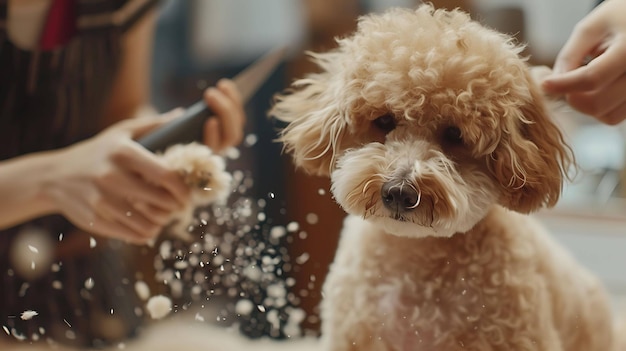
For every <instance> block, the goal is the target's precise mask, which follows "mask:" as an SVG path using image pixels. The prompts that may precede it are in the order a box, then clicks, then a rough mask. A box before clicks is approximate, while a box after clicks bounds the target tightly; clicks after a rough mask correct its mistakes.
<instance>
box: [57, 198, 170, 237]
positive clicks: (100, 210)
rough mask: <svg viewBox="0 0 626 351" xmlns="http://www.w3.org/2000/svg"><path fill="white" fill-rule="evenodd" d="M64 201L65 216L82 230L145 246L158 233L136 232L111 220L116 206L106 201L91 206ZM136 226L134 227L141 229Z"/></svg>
mask: <svg viewBox="0 0 626 351" xmlns="http://www.w3.org/2000/svg"><path fill="white" fill-rule="evenodd" d="M60 200H61V201H64V202H65V203H64V206H63V209H64V210H63V214H64V215H65V216H66V217H67V218H69V219H70V220H71V221H72V223H74V224H75V225H76V226H77V227H79V228H81V229H82V230H84V231H86V232H88V233H93V234H96V235H100V236H104V237H108V238H113V239H119V240H123V241H126V242H130V243H134V244H145V243H146V242H148V240H149V239H151V238H152V237H154V235H156V234H157V233H158V230H157V231H156V232H155V231H150V230H147V231H144V230H139V231H137V230H134V229H132V227H130V226H127V225H124V224H122V223H119V222H117V221H115V220H112V219H111V216H114V210H115V209H116V206H114V205H110V204H109V203H108V202H106V201H102V200H96V201H95V203H93V204H90V203H87V202H81V201H66V198H65V197H63V198H60ZM139 226H141V224H140V225H134V226H133V227H139Z"/></svg>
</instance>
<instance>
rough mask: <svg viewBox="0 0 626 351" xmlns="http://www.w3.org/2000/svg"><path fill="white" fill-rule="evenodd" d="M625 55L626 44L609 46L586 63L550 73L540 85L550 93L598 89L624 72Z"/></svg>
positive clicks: (625, 67) (625, 66)
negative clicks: (559, 72)
mask: <svg viewBox="0 0 626 351" xmlns="http://www.w3.org/2000/svg"><path fill="white" fill-rule="evenodd" d="M625 56H626V45H614V46H611V47H610V48H609V49H608V50H607V51H606V52H604V53H603V54H602V55H600V56H598V57H597V58H596V59H594V60H593V61H591V62H590V63H589V64H588V65H586V66H583V67H579V68H577V69H575V70H573V71H569V72H565V73H563V74H560V75H559V74H556V75H552V76H550V77H548V78H547V79H545V80H544V81H543V84H542V86H543V88H544V89H545V90H546V91H547V92H549V93H552V94H567V93H571V92H582V91H592V90H597V89H600V88H602V87H604V86H606V85H609V84H611V83H613V81H614V80H615V79H616V78H617V77H619V76H620V75H622V74H623V73H625V72H626V64H625V63H624V57H625Z"/></svg>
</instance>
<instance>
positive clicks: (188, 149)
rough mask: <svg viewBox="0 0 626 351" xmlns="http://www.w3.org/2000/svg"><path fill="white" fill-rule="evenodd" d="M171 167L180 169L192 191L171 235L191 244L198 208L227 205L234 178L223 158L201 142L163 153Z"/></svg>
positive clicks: (178, 213) (177, 147)
mask: <svg viewBox="0 0 626 351" xmlns="http://www.w3.org/2000/svg"><path fill="white" fill-rule="evenodd" d="M160 157H161V158H162V159H163V160H164V161H165V163H166V164H167V165H168V166H170V167H171V168H173V169H175V170H177V171H178V172H179V173H180V174H181V176H182V177H183V179H184V181H185V183H186V184H187V185H189V187H190V188H191V200H190V202H189V203H188V204H187V205H186V206H185V208H183V209H182V210H180V211H178V212H177V213H175V214H174V215H173V219H172V222H171V224H170V225H169V227H168V228H167V230H166V231H167V232H168V234H171V235H173V236H174V237H177V238H179V239H183V240H186V241H189V240H191V239H192V236H191V234H190V233H189V228H190V226H192V225H193V219H194V217H193V215H194V211H195V209H196V208H198V207H201V206H207V205H210V204H223V203H225V202H226V200H227V199H228V196H229V195H230V192H231V190H232V189H231V183H232V176H231V174H230V173H229V172H227V171H226V170H225V168H226V165H225V161H224V158H223V157H222V156H219V155H216V154H214V153H213V152H212V150H211V149H210V148H209V147H207V146H205V145H202V144H199V143H195V142H193V143H189V144H176V145H173V146H170V147H169V148H167V149H166V150H165V152H163V153H162V154H160Z"/></svg>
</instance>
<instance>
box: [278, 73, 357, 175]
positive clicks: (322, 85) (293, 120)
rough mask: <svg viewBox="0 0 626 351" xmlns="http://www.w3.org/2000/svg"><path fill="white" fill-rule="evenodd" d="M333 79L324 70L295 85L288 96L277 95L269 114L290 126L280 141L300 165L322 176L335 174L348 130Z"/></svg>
mask: <svg viewBox="0 0 626 351" xmlns="http://www.w3.org/2000/svg"><path fill="white" fill-rule="evenodd" d="M333 78H334V77H332V76H331V74H330V73H329V72H328V71H324V72H322V73H315V74H310V75H309V76H308V77H307V78H305V79H301V80H298V81H296V82H294V83H293V84H292V87H291V89H290V90H288V91H287V92H286V93H285V94H278V95H276V96H275V99H274V105H273V106H272V109H271V110H270V112H269V114H270V116H273V117H275V118H277V119H278V120H280V121H283V122H287V123H289V124H288V125H287V126H286V127H285V128H284V129H283V130H282V131H281V133H280V136H279V139H278V140H279V141H280V142H282V143H283V144H284V149H285V151H286V152H287V153H289V154H291V155H292V156H293V160H294V162H295V164H296V166H298V167H301V168H303V169H304V170H305V171H307V172H308V173H311V174H316V175H320V176H328V175H329V174H330V172H331V171H332V168H333V167H334V159H335V153H336V152H338V151H339V150H340V149H341V147H340V145H339V144H340V143H341V140H342V136H343V134H344V133H345V129H346V127H347V118H346V117H345V115H346V114H345V113H342V112H341V111H340V109H339V107H338V106H337V100H338V99H337V93H336V92H333V88H332V87H331V84H332V79H333Z"/></svg>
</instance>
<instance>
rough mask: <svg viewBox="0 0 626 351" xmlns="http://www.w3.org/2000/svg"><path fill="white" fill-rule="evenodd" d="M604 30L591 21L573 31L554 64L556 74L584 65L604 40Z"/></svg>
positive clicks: (579, 25) (581, 24) (580, 24)
mask: <svg viewBox="0 0 626 351" xmlns="http://www.w3.org/2000/svg"><path fill="white" fill-rule="evenodd" d="M603 31H604V28H602V27H601V26H600V24H597V23H596V22H594V21H589V19H588V20H587V21H586V22H584V23H582V22H581V23H579V24H578V25H577V26H576V27H575V28H574V30H573V32H572V35H571V36H570V37H569V39H568V40H567V42H566V43H565V45H564V46H563V48H562V49H561V51H560V52H559V54H558V55H557V58H556V60H555V62H554V72H555V73H556V74H561V73H565V72H568V71H571V70H573V69H575V68H578V67H580V66H581V65H583V64H584V61H585V59H586V57H587V56H588V55H590V54H591V53H592V52H593V51H594V50H595V48H596V47H597V46H598V45H599V44H600V42H601V40H602V39H604V34H603Z"/></svg>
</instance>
